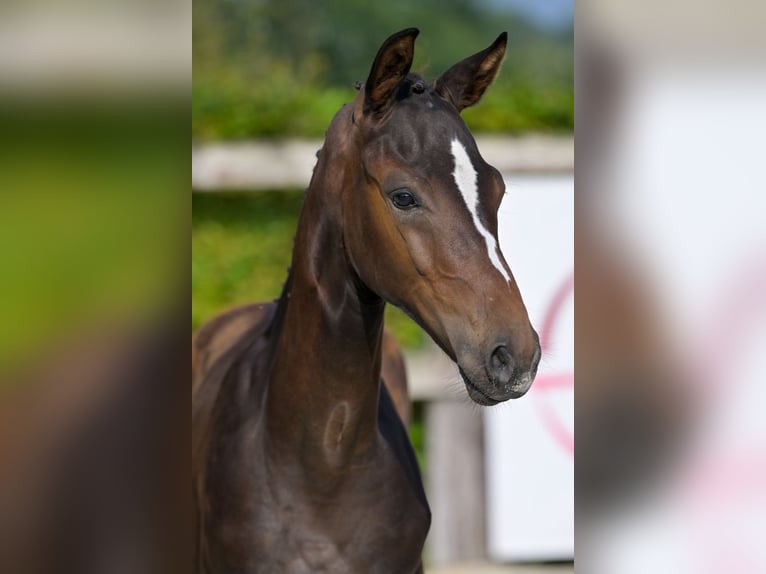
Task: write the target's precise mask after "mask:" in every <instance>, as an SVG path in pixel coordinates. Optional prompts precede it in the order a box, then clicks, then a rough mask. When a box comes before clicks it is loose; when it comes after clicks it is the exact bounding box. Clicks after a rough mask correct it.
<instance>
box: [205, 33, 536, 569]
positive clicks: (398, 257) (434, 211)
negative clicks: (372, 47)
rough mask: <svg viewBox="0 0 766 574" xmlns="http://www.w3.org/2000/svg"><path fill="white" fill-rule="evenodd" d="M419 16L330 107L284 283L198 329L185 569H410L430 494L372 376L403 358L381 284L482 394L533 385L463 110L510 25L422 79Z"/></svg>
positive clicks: (485, 397)
mask: <svg viewBox="0 0 766 574" xmlns="http://www.w3.org/2000/svg"><path fill="white" fill-rule="evenodd" d="M417 34H418V31H417V30H415V29H408V30H404V31H402V32H399V33H397V34H394V35H393V36H391V37H390V38H389V39H388V40H386V42H385V43H384V44H383V46H382V47H381V48H380V50H379V52H378V54H377V56H376V58H375V61H374V63H373V65H372V69H371V71H370V75H369V77H368V78H367V81H366V83H365V85H364V86H363V87H362V88H361V89H360V93H359V95H358V96H357V98H356V99H355V100H354V101H353V102H352V103H350V104H347V105H345V106H344V107H343V108H341V110H340V111H339V112H338V113H337V114H336V116H335V118H334V119H333V121H332V123H331V124H330V127H329V129H328V131H327V137H326V140H325V143H324V146H323V148H322V150H321V153H320V154H319V160H318V162H317V165H316V167H315V169H314V174H313V177H312V179H311V183H310V185H309V188H308V191H307V193H306V199H305V203H304V206H303V210H302V212H301V216H300V221H299V224H298V231H297V234H296V238H295V248H294V251H293V262H292V268H291V272H290V274H289V277H288V279H287V282H286V284H285V287H284V290H283V292H282V295H281V297H280V299H279V300H278V301H277V302H276V303H273V304H263V305H251V306H248V307H243V308H240V309H237V310H234V311H231V312H229V313H227V314H226V315H223V316H220V317H218V318H216V319H214V320H213V321H212V322H211V323H209V324H208V325H206V326H205V327H203V329H202V330H201V331H200V333H199V334H198V336H197V338H196V340H195V345H194V359H193V362H194V365H193V366H194V382H193V391H192V393H193V394H192V435H193V438H192V472H193V476H192V482H193V497H194V512H195V519H196V523H195V530H196V533H197V534H196V541H195V555H194V571H195V572H199V573H202V572H205V573H216V574H218V573H224V572H236V573H268V574H282V573H290V574H298V573H310V572H311V573H313V572H327V573H332V574H344V573H353V574H414V573H416V572H421V571H422V563H421V553H422V550H423V543H424V541H425V537H426V533H427V532H428V528H429V524H430V512H429V509H428V504H427V501H426V498H425V494H424V492H423V486H422V483H421V479H420V474H419V470H418V467H417V463H416V460H415V457H414V455H413V451H412V447H411V446H410V443H409V440H408V437H407V433H406V431H405V428H404V425H403V424H402V421H401V419H400V417H399V415H398V414H397V411H396V408H395V406H394V402H393V401H392V399H391V394H392V393H390V392H389V390H388V388H387V386H388V387H389V388H391V389H392V390H393V391H394V394H399V395H401V392H402V387H401V384H400V382H398V381H387V385H381V370H383V372H384V373H386V374H387V373H393V378H394V379H398V378H399V377H398V376H397V373H401V366H399V367H397V365H396V364H395V363H396V361H397V359H396V357H397V355H396V353H395V352H392V351H391V350H390V349H391V346H390V345H388V344H385V345H384V339H385V337H384V332H383V309H384V306H385V303H386V302H389V303H392V304H394V305H397V306H398V307H400V308H401V309H403V310H404V311H405V312H407V313H408V314H409V315H410V316H412V317H413V318H414V319H415V320H416V321H417V322H418V323H419V324H420V325H421V326H422V327H423V328H424V329H425V330H426V331H427V332H428V333H429V335H430V336H431V337H432V338H433V339H434V341H436V343H437V344H438V345H439V346H440V347H441V348H442V349H443V350H444V351H445V352H446V353H447V354H448V355H449V356H450V357H451V358H452V359H453V360H455V361H456V362H457V364H458V365H459V367H460V372H461V374H462V375H463V379H464V381H465V385H466V388H467V391H468V394H469V396H470V397H471V398H472V399H473V400H474V401H475V402H477V403H479V404H482V405H493V404H496V403H498V402H501V401H505V400H507V399H509V398H516V397H519V396H521V395H523V394H524V393H525V392H526V391H527V390H528V389H529V387H530V385H531V384H532V380H533V379H534V375H535V372H536V368H537V363H538V361H539V358H540V349H539V344H538V339H537V335H536V333H535V332H534V330H533V329H532V327H531V325H530V323H529V319H528V317H527V312H526V309H525V307H524V304H523V302H522V300H521V296H520V294H519V290H518V287H517V286H516V283H515V281H514V279H513V276H512V274H511V271H510V268H509V267H508V265H507V263H506V262H505V259H504V257H503V255H502V253H501V252H500V249H499V246H498V242H497V215H496V213H497V208H498V206H499V205H500V200H501V199H502V196H503V193H504V185H503V180H502V178H501V176H500V174H499V173H498V172H497V170H495V169H494V168H493V167H491V166H490V165H488V164H487V163H485V162H484V160H483V159H482V158H481V155H480V154H479V151H478V149H477V147H476V143H475V141H474V139H473V137H472V136H471V134H470V132H469V131H468V129H467V127H466V126H465V123H464V122H463V121H462V119H461V117H460V114H459V112H460V111H461V110H462V109H463V108H465V107H467V106H471V105H473V104H475V103H476V102H477V101H478V100H479V99H480V98H481V96H482V94H483V93H484V91H485V90H486V88H487V87H488V86H489V85H490V84H491V83H492V81H493V79H494V78H495V75H496V74H497V72H498V69H499V67H500V64H501V62H502V59H503V57H504V54H505V46H506V35H505V34H503V35H501V36H500V37H499V38H498V39H497V40H496V41H495V42H494V43H493V44H492V45H491V46H490V47H489V48H487V49H486V50H484V51H482V52H479V53H478V54H475V55H473V56H471V57H469V58H467V59H465V60H463V61H461V62H459V63H458V64H456V65H455V66H453V67H452V68H450V69H449V70H448V71H447V72H445V73H444V74H443V75H442V76H441V77H440V78H439V79H437V80H436V81H435V82H434V83H432V84H427V83H425V82H424V81H423V80H422V79H421V78H420V77H419V76H417V75H415V74H411V73H410V72H409V70H410V66H411V63H412V57H413V49H414V41H415V37H416V36H417ZM384 355H385V356H386V357H391V358H393V360H392V361H389V362H387V364H386V365H383V361H384ZM401 403H402V401H400V404H401Z"/></svg>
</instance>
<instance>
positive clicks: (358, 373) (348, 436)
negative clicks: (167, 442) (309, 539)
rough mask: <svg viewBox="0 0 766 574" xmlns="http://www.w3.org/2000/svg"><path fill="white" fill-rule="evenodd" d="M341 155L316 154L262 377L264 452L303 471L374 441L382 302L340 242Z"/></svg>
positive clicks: (340, 460) (339, 462) (366, 449)
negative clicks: (265, 373)
mask: <svg viewBox="0 0 766 574" xmlns="http://www.w3.org/2000/svg"><path fill="white" fill-rule="evenodd" d="M325 147H327V145H326V146H325ZM345 159H347V158H343V157H338V154H333V153H332V152H331V150H327V151H323V152H322V154H321V157H320V161H319V163H318V164H317V168H316V169H315V172H314V177H313V178H312V182H311V185H310V186H309V190H308V192H307V194H306V200H305V202H304V207H303V209H302V211H301V217H300V220H299V224H298V231H297V233H296V238H295V247H294V251H293V264H292V269H291V277H290V280H289V281H288V283H287V286H286V289H288V290H289V291H286V292H285V293H283V296H282V298H281V300H280V305H281V306H283V307H284V308H282V309H279V310H278V314H280V313H279V312H280V311H282V312H283V320H282V321H281V329H280V330H279V333H277V334H275V336H276V337H277V339H276V349H275V353H274V359H273V363H272V368H271V370H270V377H269V392H268V396H267V409H266V419H267V433H266V434H267V437H268V440H269V443H270V445H271V446H272V447H274V448H273V449H272V454H274V455H275V456H285V453H290V456H291V457H292V456H294V455H295V453H298V456H299V457H300V459H299V460H296V462H298V463H299V465H300V467H301V468H302V469H304V470H307V469H314V470H317V469H328V468H330V469H332V468H337V467H338V466H343V465H344V464H345V463H347V462H348V461H349V460H350V459H351V458H352V457H355V456H357V457H358V456H364V455H365V454H369V453H371V452H372V449H373V448H374V445H375V444H376V438H377V409H378V393H379V391H380V388H379V387H380V362H381V341H382V330H383V309H384V303H383V301H382V300H380V299H379V298H377V297H376V296H371V294H370V293H369V292H367V291H366V288H365V287H364V286H363V285H361V284H360V282H359V280H358V278H357V277H356V275H355V272H354V270H353V268H352V266H351V264H350V263H349V261H348V259H347V256H346V252H345V249H344V246H343V226H342V212H341V206H342V203H343V202H342V201H341V197H340V188H339V186H342V185H346V184H348V173H346V170H344V166H345V165H349V162H347V161H344V160H345ZM350 163H351V164H352V165H353V162H350Z"/></svg>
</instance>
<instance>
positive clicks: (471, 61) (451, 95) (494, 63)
mask: <svg viewBox="0 0 766 574" xmlns="http://www.w3.org/2000/svg"><path fill="white" fill-rule="evenodd" d="M507 44H508V33H507V32H503V33H502V34H500V35H499V36H498V37H497V39H496V40H495V41H494V42H493V43H492V45H491V46H490V47H489V48H487V49H486V50H482V51H481V52H479V53H477V54H474V55H473V56H470V57H468V58H466V59H465V60H462V61H460V62H458V63H457V64H455V65H454V66H452V67H451V68H450V69H449V70H447V71H446V72H444V73H443V74H442V75H441V76H439V79H438V80H436V82H435V84H434V88H435V90H436V91H437V93H438V94H439V95H441V96H442V97H443V98H446V99H447V100H449V101H451V102H452V103H453V104H454V105H455V107H456V108H457V109H458V111H461V110H463V109H465V108H467V107H469V106H472V105H474V104H475V103H476V102H478V101H479V100H480V99H481V96H482V95H483V94H484V92H485V91H486V89H487V88H488V87H489V86H490V84H492V82H493V81H494V79H495V76H497V73H498V72H499V71H500V66H501V65H502V63H503V58H504V57H505V48H506V46H507Z"/></svg>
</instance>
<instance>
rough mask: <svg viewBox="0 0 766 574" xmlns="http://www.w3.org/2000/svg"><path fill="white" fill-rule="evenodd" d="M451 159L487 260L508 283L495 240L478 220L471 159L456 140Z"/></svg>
mask: <svg viewBox="0 0 766 574" xmlns="http://www.w3.org/2000/svg"><path fill="white" fill-rule="evenodd" d="M452 157H453V158H455V171H453V172H452V176H453V177H454V178H455V183H456V184H457V188H458V189H459V190H460V193H461V194H462V196H463V201H465V205H466V207H467V208H468V211H469V213H470V214H471V217H472V218H473V223H474V225H475V226H476V229H477V230H478V232H479V233H480V234H481V236H482V237H483V238H484V241H485V242H486V243H487V253H488V254H489V260H490V261H491V262H492V265H494V266H495V268H496V269H497V270H498V271H500V274H501V275H502V276H503V277H505V280H506V281H508V282H510V281H511V278H510V276H509V275H508V272H507V271H506V270H505V267H503V264H502V263H501V262H500V258H499V257H498V255H497V251H498V249H497V241H495V238H494V237H493V236H492V234H491V233H490V232H489V231H488V230H487V228H486V227H484V225H483V224H482V222H481V220H480V219H479V214H478V212H477V209H478V207H479V189H478V185H477V180H478V176H477V174H476V170H475V169H474V167H473V164H472V163H471V159H470V158H469V157H468V152H466V151H465V148H464V147H463V144H461V143H460V142H459V141H458V140H457V138H455V139H453V140H452Z"/></svg>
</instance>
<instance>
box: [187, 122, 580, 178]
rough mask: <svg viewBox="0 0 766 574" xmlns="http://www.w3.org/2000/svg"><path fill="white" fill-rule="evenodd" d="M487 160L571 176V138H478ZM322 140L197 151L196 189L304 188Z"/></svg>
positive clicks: (517, 169)
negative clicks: (567, 173) (566, 173)
mask: <svg viewBox="0 0 766 574" xmlns="http://www.w3.org/2000/svg"><path fill="white" fill-rule="evenodd" d="M476 142H477V144H478V146H479V150H480V151H481V153H482V155H483V156H484V159H485V160H486V161H487V162H488V163H490V164H491V165H493V166H495V167H496V168H497V169H498V170H500V171H501V172H502V173H505V174H513V173H551V172H571V171H572V170H573V169H574V138H573V137H572V136H571V135H564V136H556V135H525V136H518V137H508V136H488V135H487V136H479V137H477V138H476ZM320 147H322V142H321V141H320V140H274V141H271V140H269V141H266V140H261V141H242V142H224V143H211V144H199V145H196V146H194V147H192V189H194V190H195V191H218V190H257V189H284V188H304V187H306V186H307V185H308V182H309V180H310V179H311V172H312V170H313V169H314V164H315V163H316V152H317V150H319V148H320Z"/></svg>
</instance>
